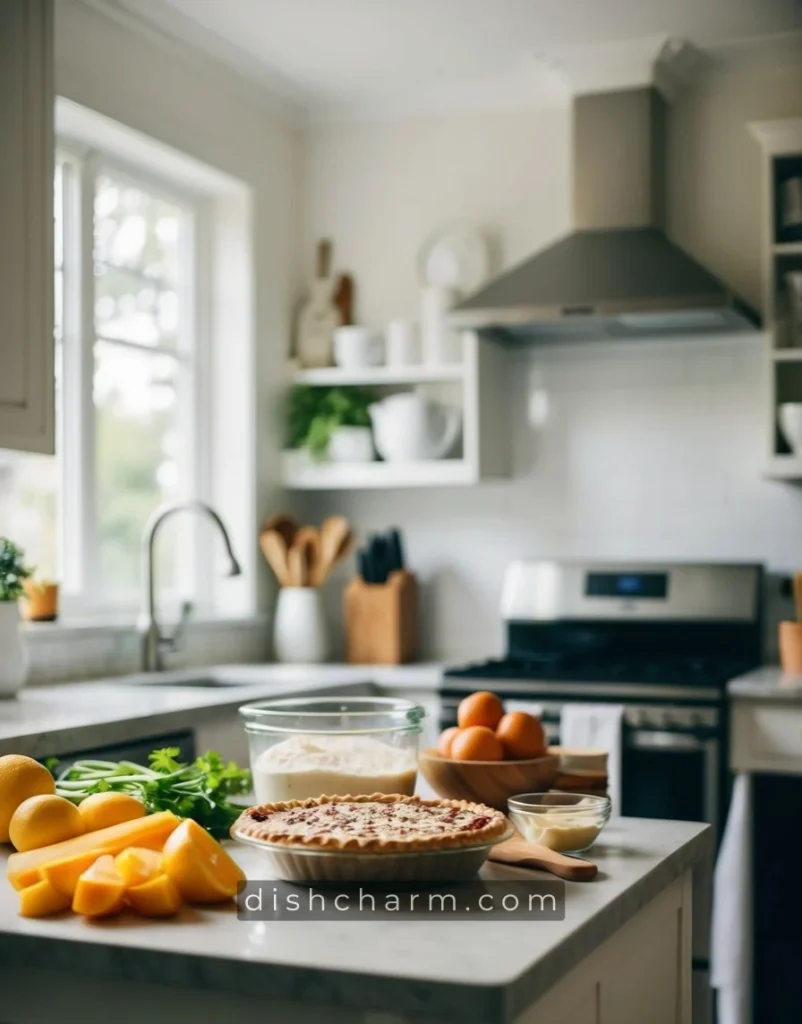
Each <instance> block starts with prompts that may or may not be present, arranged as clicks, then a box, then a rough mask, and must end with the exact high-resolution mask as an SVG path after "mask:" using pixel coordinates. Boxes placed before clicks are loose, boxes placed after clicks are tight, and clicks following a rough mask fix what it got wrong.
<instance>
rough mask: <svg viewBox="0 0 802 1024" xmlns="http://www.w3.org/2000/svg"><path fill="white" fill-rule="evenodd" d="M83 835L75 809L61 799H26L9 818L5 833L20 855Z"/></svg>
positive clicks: (61, 797)
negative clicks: (26, 851) (6, 832)
mask: <svg viewBox="0 0 802 1024" xmlns="http://www.w3.org/2000/svg"><path fill="white" fill-rule="evenodd" d="M83 832H84V820H83V818H82V817H81V815H80V813H79V812H78V808H77V807H76V806H75V805H74V804H71V803H70V801H69V800H65V799H64V797H63V796H54V795H53V794H50V793H47V794H43V795H42V796H29V797H28V799H27V800H23V801H22V803H21V804H20V805H19V807H18V808H17V809H16V811H14V813H13V814H12V816H11V821H10V822H9V825H8V834H9V837H10V839H11V842H12V843H13V844H14V846H15V848H16V849H17V850H19V851H20V852H24V851H25V850H38V849H40V848H41V847H42V846H51V845H52V844H53V843H60V842H62V841H63V840H65V839H72V838H73V837H75V836H79V835H81V834H82V833H83Z"/></svg>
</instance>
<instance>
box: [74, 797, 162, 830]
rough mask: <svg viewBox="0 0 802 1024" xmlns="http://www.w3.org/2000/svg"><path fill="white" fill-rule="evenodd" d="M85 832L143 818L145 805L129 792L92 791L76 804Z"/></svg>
mask: <svg viewBox="0 0 802 1024" xmlns="http://www.w3.org/2000/svg"><path fill="white" fill-rule="evenodd" d="M78 812H79V814H80V815H81V818H82V819H83V823H84V831H85V832H95V831H96V830H97V829H100V828H109V826H111V825H119V824H120V822H121V821H133V820H134V819H135V818H144V817H145V814H146V813H147V811H146V808H145V805H144V804H143V803H142V801H141V800H137V798H136V797H135V796H131V795H130V793H93V794H92V795H91V796H88V797H87V798H86V799H85V800H82V801H81V802H80V804H78Z"/></svg>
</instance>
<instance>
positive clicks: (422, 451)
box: [368, 391, 461, 462]
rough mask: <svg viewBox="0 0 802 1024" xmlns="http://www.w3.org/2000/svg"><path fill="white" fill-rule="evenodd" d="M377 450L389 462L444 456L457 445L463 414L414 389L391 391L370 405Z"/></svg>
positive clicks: (440, 457) (413, 460)
mask: <svg viewBox="0 0 802 1024" xmlns="http://www.w3.org/2000/svg"><path fill="white" fill-rule="evenodd" d="M368 412H369V413H370V418H371V421H372V423H373V439H374V442H375V444H376V451H378V453H379V455H381V457H382V458H383V459H385V461H387V462H417V461H419V460H422V459H442V458H445V456H446V455H448V453H449V452H450V451H451V449H452V448H453V447H454V443H455V442H456V440H457V437H458V435H459V430H460V426H461V417H460V414H459V412H458V411H457V410H456V409H454V408H452V407H451V406H447V405H442V404H441V403H440V402H434V401H432V400H431V399H429V398H424V397H423V396H422V395H419V394H416V393H415V392H414V391H409V392H404V393H402V394H397V395H389V396H388V397H387V398H383V399H382V400H381V401H380V402H374V403H373V405H371V406H370V407H369V408H368Z"/></svg>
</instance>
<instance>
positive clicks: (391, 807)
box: [231, 793, 508, 853]
mask: <svg viewBox="0 0 802 1024" xmlns="http://www.w3.org/2000/svg"><path fill="white" fill-rule="evenodd" d="M507 831H508V823H507V820H506V818H505V817H504V815H503V814H502V813H501V811H497V810H495V809H494V808H492V807H486V806H485V805H484V804H474V803H470V802H469V801H467V800H421V798H420V797H418V796H400V795H397V794H388V793H373V794H372V795H370V796H321V797H315V798H313V799H309V800H284V801H281V802H280V803H272V804H262V805H261V806H259V807H249V808H248V809H247V810H246V811H243V812H242V814H241V815H240V816H239V818H238V819H237V821H236V822H235V823H234V826H233V828H232V829H231V834H232V836H235V837H238V836H247V837H249V838H250V839H256V840H261V841H262V842H264V843H270V844H273V845H280V846H284V847H291V848H295V849H308V850H326V851H329V852H332V853H336V852H340V851H348V852H350V853H423V852H432V851H436V850H455V849H460V848H464V847H469V846H481V845H483V844H486V843H493V842H497V841H498V840H499V839H501V838H502V836H504V835H505V834H506V832H507Z"/></svg>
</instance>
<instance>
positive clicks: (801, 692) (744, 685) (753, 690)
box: [727, 665, 802, 703]
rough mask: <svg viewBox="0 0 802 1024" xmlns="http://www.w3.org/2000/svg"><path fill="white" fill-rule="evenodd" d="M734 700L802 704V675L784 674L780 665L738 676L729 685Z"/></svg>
mask: <svg viewBox="0 0 802 1024" xmlns="http://www.w3.org/2000/svg"><path fill="white" fill-rule="evenodd" d="M727 693H728V694H729V696H730V697H731V698H733V699H734V700H770V701H787V702H789V703H798V702H802V675H799V674H797V673H793V672H783V670H782V669H781V668H780V666H779V665H764V666H763V667H762V668H758V669H755V670H754V672H747V673H746V675H743V676H738V678H737V679H733V680H732V681H731V682H730V683H728V684H727Z"/></svg>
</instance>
